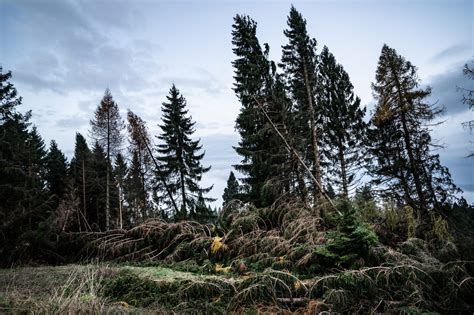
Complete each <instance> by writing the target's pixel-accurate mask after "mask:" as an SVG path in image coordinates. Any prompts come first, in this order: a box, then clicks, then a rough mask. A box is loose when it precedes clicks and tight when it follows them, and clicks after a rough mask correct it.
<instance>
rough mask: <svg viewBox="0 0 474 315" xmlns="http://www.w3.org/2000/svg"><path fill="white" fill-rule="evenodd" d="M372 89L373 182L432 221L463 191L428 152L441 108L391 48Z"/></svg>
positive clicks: (383, 56)
mask: <svg viewBox="0 0 474 315" xmlns="http://www.w3.org/2000/svg"><path fill="white" fill-rule="evenodd" d="M372 89H373V91H374V96H375V97H376V99H377V101H378V104H377V106H376V108H375V111H374V115H373V117H372V121H371V129H370V131H369V140H370V141H369V143H368V147H369V153H370V156H371V157H373V159H372V163H370V165H369V170H370V173H371V175H372V177H373V182H374V183H375V184H378V185H381V184H382V183H383V185H384V186H385V187H387V188H388V189H386V190H385V193H384V195H385V197H390V198H393V199H394V200H395V201H396V202H397V204H406V205H409V206H410V207H412V208H413V209H414V210H415V211H417V212H419V214H420V218H421V219H423V220H425V221H428V220H429V216H428V211H429V210H431V209H433V208H434V207H439V206H440V205H445V204H449V203H452V202H454V201H456V194H457V193H459V192H460V190H459V188H457V187H456V185H455V184H454V183H453V181H452V179H451V175H450V173H449V170H448V169H447V168H446V167H444V166H442V165H441V163H440V160H439V155H438V154H434V153H433V152H432V150H431V149H430V147H432V145H433V140H432V138H431V135H430V130H429V129H428V127H427V125H428V124H429V123H430V122H432V121H433V120H434V119H436V117H437V116H439V115H440V114H441V113H442V109H440V108H437V107H435V106H433V105H432V104H429V103H427V98H428V97H429V96H430V94H431V89H430V88H429V87H428V88H426V89H420V88H419V79H418V76H417V69H416V67H415V66H414V65H413V64H412V63H411V62H410V61H407V60H406V59H405V58H404V57H403V56H401V55H398V53H397V52H396V50H395V49H393V48H390V47H388V46H387V45H384V46H383V48H382V51H381V54H380V58H379V62H378V67H377V72H376V82H375V83H373V84H372Z"/></svg>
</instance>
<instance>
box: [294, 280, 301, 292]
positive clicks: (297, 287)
mask: <svg viewBox="0 0 474 315" xmlns="http://www.w3.org/2000/svg"><path fill="white" fill-rule="evenodd" d="M294 286H295V290H298V289H299V288H301V282H300V281H299V280H296V281H295V283H294Z"/></svg>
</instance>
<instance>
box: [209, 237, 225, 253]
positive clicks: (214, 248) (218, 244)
mask: <svg viewBox="0 0 474 315" xmlns="http://www.w3.org/2000/svg"><path fill="white" fill-rule="evenodd" d="M220 250H222V251H226V250H227V245H225V244H224V243H222V237H219V236H216V237H214V240H213V241H212V244H211V253H213V254H215V253H217V252H218V251H220Z"/></svg>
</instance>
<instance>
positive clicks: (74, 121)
mask: <svg viewBox="0 0 474 315" xmlns="http://www.w3.org/2000/svg"><path fill="white" fill-rule="evenodd" d="M88 124H89V120H88V119H87V118H85V117H78V116H71V117H65V118H61V119H58V120H57V121H56V126H57V127H59V128H61V129H66V130H68V129H74V130H77V129H80V128H81V127H84V126H86V125H88Z"/></svg>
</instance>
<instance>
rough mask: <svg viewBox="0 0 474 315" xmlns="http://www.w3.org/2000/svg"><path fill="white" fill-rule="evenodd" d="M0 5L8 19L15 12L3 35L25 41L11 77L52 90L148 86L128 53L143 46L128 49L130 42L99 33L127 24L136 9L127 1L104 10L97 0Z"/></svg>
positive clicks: (39, 87) (36, 86) (142, 41)
mask: <svg viewBox="0 0 474 315" xmlns="http://www.w3.org/2000/svg"><path fill="white" fill-rule="evenodd" d="M6 10H11V12H7V13H6V14H5V15H6V16H7V17H9V18H12V19H13V16H15V14H14V12H19V13H17V14H16V20H15V21H14V22H11V23H9V24H8V25H15V26H17V27H16V28H15V27H13V26H12V32H13V33H12V35H8V32H6V33H5V34H7V36H12V37H15V38H20V39H22V38H24V41H25V42H23V45H24V49H23V50H24V52H25V55H24V56H22V55H21V54H20V56H19V58H18V60H19V61H18V63H17V64H16V65H14V69H12V70H14V72H15V73H16V74H15V80H16V81H18V82H21V83H24V84H25V85H28V86H29V87H31V88H33V89H35V90H41V89H49V90H51V91H53V92H56V93H68V92H70V91H75V90H79V91H81V90H87V91H90V90H103V89H105V87H110V88H112V89H114V90H119V89H123V90H127V89H132V90H137V89H141V88H144V87H146V86H149V83H147V82H146V81H145V80H144V79H143V76H142V75H141V73H140V70H141V69H139V66H140V62H137V61H136V58H134V54H135V53H139V54H141V55H142V56H143V55H144V53H143V51H141V50H140V49H131V48H130V47H131V46H132V45H130V46H128V43H127V42H121V43H119V42H118V41H116V40H115V39H114V37H113V36H110V34H106V33H105V31H107V32H110V30H111V27H110V26H116V27H122V28H126V27H129V26H130V21H131V20H132V17H133V16H135V17H137V14H138V13H137V12H136V11H133V10H128V9H127V6H125V5H121V4H120V3H117V5H114V6H109V7H108V8H107V10H105V8H104V5H103V4H102V5H101V4H100V3H98V4H97V3H94V2H89V1H87V2H72V1H32V2H25V1H19V2H16V3H12V4H9V6H6ZM110 10H112V11H114V12H110ZM130 11H133V12H130ZM106 16H110V17H109V18H108V19H107V18H106ZM112 17H113V18H112ZM112 20H117V23H112ZM112 29H113V28H112ZM26 39H28V41H27V40H26ZM130 41H131V42H133V43H134V44H141V45H143V46H144V47H145V48H144V49H148V48H150V47H153V45H152V44H148V45H147V43H146V41H145V40H136V39H130ZM134 47H135V46H134ZM150 63H151V62H150V60H148V61H147V67H148V68H149V69H150V68H152V66H153V65H152V64H150ZM24 73H29V75H25V74H24Z"/></svg>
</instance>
